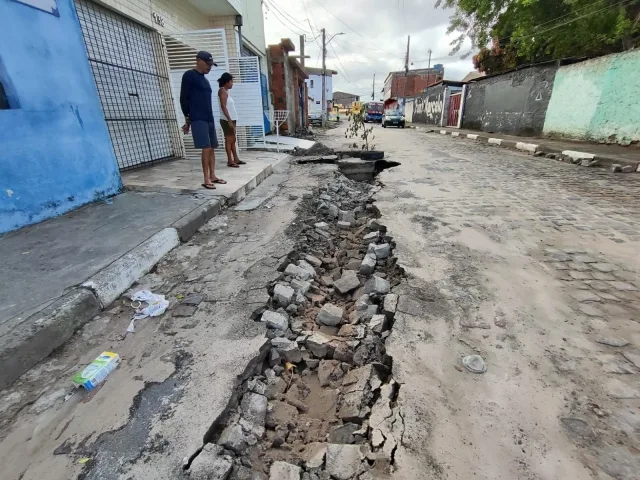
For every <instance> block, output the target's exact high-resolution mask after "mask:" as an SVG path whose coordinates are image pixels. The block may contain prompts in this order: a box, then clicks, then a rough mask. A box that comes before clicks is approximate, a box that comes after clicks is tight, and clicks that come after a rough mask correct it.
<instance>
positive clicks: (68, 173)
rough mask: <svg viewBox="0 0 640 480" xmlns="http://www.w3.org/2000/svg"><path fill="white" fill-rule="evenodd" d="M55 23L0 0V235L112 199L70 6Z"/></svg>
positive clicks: (100, 120) (116, 179)
mask: <svg viewBox="0 0 640 480" xmlns="http://www.w3.org/2000/svg"><path fill="white" fill-rule="evenodd" d="M58 11H59V15H60V16H59V17H56V16H54V15H50V14H48V13H45V12H43V11H39V10H37V9H34V8H31V7H28V6H26V5H24V4H21V3H18V2H14V1H12V0H0V81H2V83H3V84H4V86H5V88H6V87H7V85H9V90H10V92H9V91H8V92H7V93H8V94H9V93H10V96H9V95H8V96H9V101H10V103H12V106H15V107H17V108H12V109H9V110H0V233H4V232H7V231H10V230H14V229H17V228H20V227H22V226H25V225H29V224H32V223H36V222H39V221H42V220H44V219H47V218H50V217H53V216H56V215H60V214H62V213H65V212H67V211H69V210H72V209H74V208H76V207H79V206H80V205H83V204H85V203H88V202H91V201H94V200H99V199H101V198H104V197H105V196H109V195H113V194H115V193H117V192H118V190H119V189H120V187H121V180H120V174H119V172H118V167H117V162H116V159H115V155H114V152H113V147H112V145H111V140H110V139H109V132H108V131H107V126H106V123H105V120H104V116H103V114H102V109H101V107H100V100H99V98H98V93H97V91H96V87H95V83H94V80H93V76H92V74H91V70H90V67H89V63H88V61H87V56H86V51H85V47H84V42H83V40H82V33H81V31H80V24H79V23H78V18H77V16H76V12H75V9H74V6H73V0H58Z"/></svg>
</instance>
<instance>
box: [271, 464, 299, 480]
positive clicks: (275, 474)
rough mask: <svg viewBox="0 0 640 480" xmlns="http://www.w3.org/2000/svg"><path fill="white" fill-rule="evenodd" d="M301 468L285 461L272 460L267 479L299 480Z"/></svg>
mask: <svg viewBox="0 0 640 480" xmlns="http://www.w3.org/2000/svg"><path fill="white" fill-rule="evenodd" d="M300 475H302V469H301V468H300V467H298V466H296V465H291V464H290V463H287V462H273V464H271V470H269V480H300Z"/></svg>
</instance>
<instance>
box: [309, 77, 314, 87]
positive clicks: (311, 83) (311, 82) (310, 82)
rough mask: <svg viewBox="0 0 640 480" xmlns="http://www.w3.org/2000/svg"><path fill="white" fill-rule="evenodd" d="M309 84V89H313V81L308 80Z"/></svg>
mask: <svg viewBox="0 0 640 480" xmlns="http://www.w3.org/2000/svg"><path fill="white" fill-rule="evenodd" d="M309 84H310V86H311V88H313V79H311V80H309Z"/></svg>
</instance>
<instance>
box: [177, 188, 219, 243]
mask: <svg viewBox="0 0 640 480" xmlns="http://www.w3.org/2000/svg"><path fill="white" fill-rule="evenodd" d="M225 203H226V202H225V199H224V198H215V199H213V200H210V201H208V202H207V203H205V204H203V205H200V206H199V207H198V208H195V209H194V210H192V211H191V212H189V213H188V214H186V215H185V216H184V217H182V218H181V219H180V220H178V221H177V222H174V223H173V225H171V227H172V228H175V229H176V230H177V231H178V237H179V238H180V241H181V242H186V241H187V240H189V239H190V238H191V237H193V236H194V235H195V234H196V232H197V231H198V229H199V228H200V227H201V226H203V225H204V224H205V223H207V222H208V221H209V220H211V219H212V218H213V217H215V216H216V215H218V214H219V213H220V210H222V208H223V207H224V205H225Z"/></svg>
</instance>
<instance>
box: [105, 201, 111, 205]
mask: <svg viewBox="0 0 640 480" xmlns="http://www.w3.org/2000/svg"><path fill="white" fill-rule="evenodd" d="M104 203H106V204H107V205H111V204H113V200H105V201H104Z"/></svg>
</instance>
